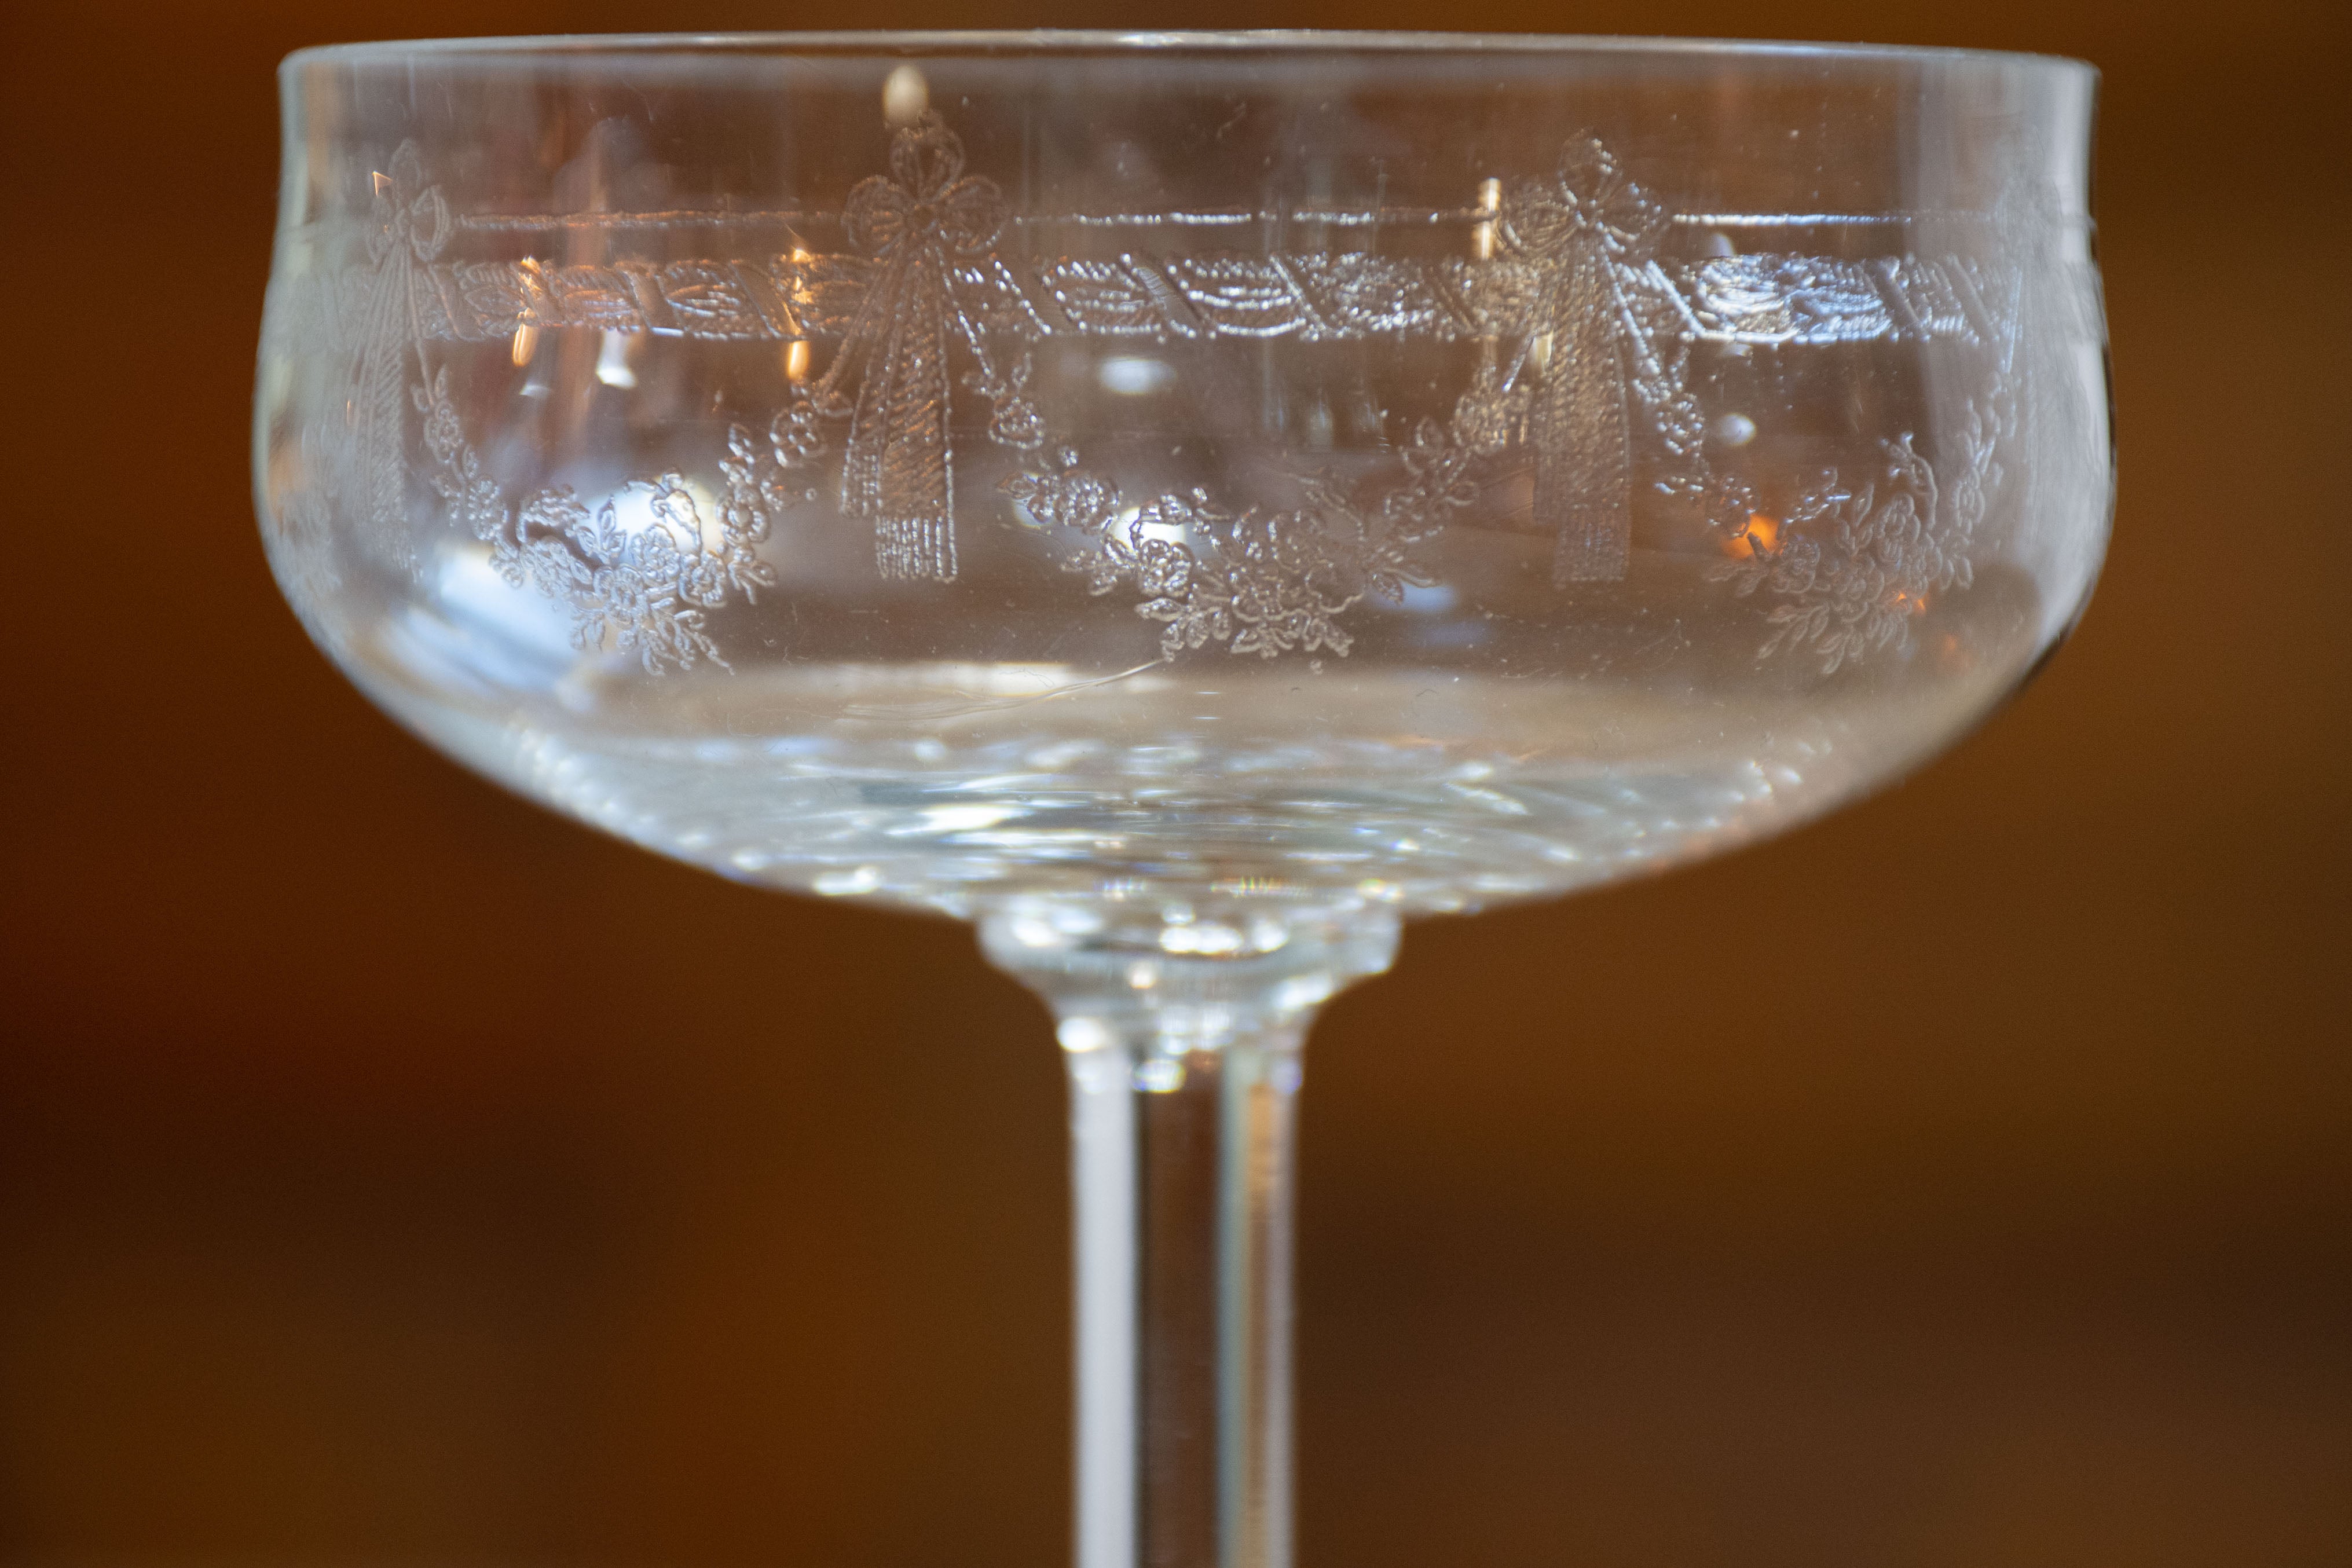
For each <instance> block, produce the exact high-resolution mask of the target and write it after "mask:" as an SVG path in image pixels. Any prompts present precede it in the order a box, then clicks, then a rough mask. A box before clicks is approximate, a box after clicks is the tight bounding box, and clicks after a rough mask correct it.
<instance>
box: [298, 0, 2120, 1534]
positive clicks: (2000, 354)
mask: <svg viewBox="0 0 2352 1568" xmlns="http://www.w3.org/2000/svg"><path fill="white" fill-rule="evenodd" d="M283 83H284V94H285V127H286V131H285V137H286V139H285V178H284V191H283V200H282V205H281V207H280V210H279V219H278V244H277V252H276V262H275V268H274V271H273V274H272V278H271V281H270V289H269V301H268V321H267V325H266V328H265V331H264V337H263V343H262V351H261V360H260V374H259V392H258V409H257V418H256V428H255V462H256V472H257V489H258V495H259V510H260V515H261V519H262V525H263V529H264V532H265V534H266V536H267V539H268V549H269V553H270V559H271V561H272V563H273V565H274V567H275V569H276V571H277V574H278V577H279V579H280V581H281V582H282V583H283V584H284V585H285V589H286V592H287V595H288V596H289V598H290V599H291V600H292V602H293V605H294V606H295V608H296V610H297V612H298V613H299V615H300V616H301V617H302V620H303V623H304V625H305V626H307V627H308V628H309V630H310V634H311V636H312V637H314V638H316V640H317V641H318V643H319V645H320V647H322V648H324V649H325V650H326V651H327V653H328V654H329V656H330V657H331V658H333V659H334V660H335V662H336V663H337V664H338V665H339V666H341V668H342V669H343V670H344V671H345V672H346V673H347V674H348V675H349V676H350V677H351V679H352V680H353V681H355V682H356V683H357V684H358V685H359V686H360V688H361V689H362V690H363V691H365V692H366V693H367V694H368V696H369V697H371V698H372V699H373V700H375V701H376V702H378V703H379V704H381V705H382V706H383V708H384V709H385V710H388V711H390V712H391V713H393V714H394V715H395V716H396V717H397V718H398V719H399V720H400V721H403V722H404V723H405V724H406V725H408V726H409V727H410V728H411V729H413V730H414V731H416V732H417V733H418V734H419V735H421V736H423V737H424V738H425V740H427V741H428V742H431V743H433V744H434V745H436V746H439V747H441V748H442V749H444V750H445V751H446V752H450V753H451V754H452V755H454V756H456V757H458V758H460V759H462V760H463V761H465V762H466V763H468V764H470V765H471V766H473V767H475V768H478V769H479V770H480V771H481V772H483V773H487V774H488V775H489V776H490V777H492V778H494V779H496V780H498V781H499V782H501V783H503V784H507V785H509V787H511V788H513V789H516V790H518V791H520V792H521V793H523V794H525V795H530V796H532V797H534V798H536V799H538V800H541V801H543V802H545V803H546V804H548V805H551V806H553V807H555V808H557V809H559V810H562V811H565V812H569V813H571V814H572V815H573V816H578V817H580V818H582V819H583V820H584V821H587V822H589V823H593V824H594V825H596V826H600V827H603V828H604V829H606V830H608V831H610V832H613V833H616V834H619V835H621V836H623V837H627V838H629V839H632V840H635V842H637V843H639V844H642V845H645V846H646V847H650V848H653V849H656V850H658V851H660V852H661V853H664V854H667V855H672V856H676V857H677V858H681V859H685V860H688V861H691V862H694V863H696V864H698V865H701V866H706V867H709V868H711V869H712V870H715V871H717V872H719V873H720V874H722V875H725V876H729V877H734V878H738V879H744V880H748V881H753V882H759V883H763V884H767V885H770V886H773V887H776V888H781V889H789V890H793V891H799V892H808V893H815V894H818V895H821V896H824V897H828V898H856V899H870V900H883V901H887V902H890V903H895V904H898V905H901V906H911V907H916V908H920V909H926V910H940V911H945V912H946V913H948V914H950V915H953V916H956V917H958V918H961V919H967V920H971V921H976V922H977V923H978V925H979V928H980V934H981V941H982V943H983V944H984V946H985V949H986V951H987V952H988V955H989V956H990V958H991V959H992V960H993V961H994V962H995V963H998V964H999V965H1001V966H1003V968H1004V969H1006V970H1007V971H1009V972H1010V973H1013V975H1015V976H1017V977H1018V978H1019V979H1021V980H1022V981H1024V983H1026V984H1029V985H1031V986H1033V987H1034V988H1035V989H1036V990H1037V991H1038V992H1039V993H1040V994H1042V995H1043V996H1044V997H1045V1000H1046V1001H1047V1002H1048V1003H1049V1004H1050V1005H1052V1007H1053V1009H1054V1011H1055V1015H1056V1016H1057V1017H1058V1019H1059V1037H1060V1042H1061V1047H1062V1050H1063V1052H1064V1054H1065V1057H1066V1062H1067V1065H1068V1069H1069V1083H1070V1095H1071V1114H1070V1124H1071V1129H1072V1132H1073V1137H1074V1153H1073V1162H1072V1171H1073V1195H1074V1210H1075V1220H1076V1275H1077V1286H1076V1325H1077V1332H1076V1340H1077V1348H1076V1387H1077V1395H1076V1449H1077V1456H1076V1458H1077V1482H1076V1554H1077V1561H1078V1563H1079V1565H1080V1568H1138V1565H1140V1564H1149V1565H1150V1568H1207V1565H1209V1564H1218V1565H1221V1568H1282V1565H1284V1564H1286V1563H1288V1561H1289V1559H1290V1535H1291V1528H1290V1515H1289V1489H1290V1458H1289V1432H1290V1406H1289V1398H1290V1395H1289V1348H1288V1344H1289V1339H1288V1336H1289V1330H1290V1296H1289V1271H1290V1234H1289V1224H1290V1218H1289V1216H1290V1209H1291V1201H1290V1200H1291V1182H1292V1171H1293V1161H1292V1148H1291V1136H1292V1126H1293V1120H1292V1109H1293V1101H1294V1096H1295V1095H1296V1093H1297V1089H1298V1084H1299V1072H1300V1053H1299V1044H1300V1039H1301V1037H1302V1035H1303V1033H1304V1031H1305V1029H1306V1027H1307V1022H1308V1020H1309V1018H1310V1017H1311V1016H1312V1015H1313V1013H1314V1011H1315V1009H1316V1007H1317V1005H1318V1004H1319V1003H1321V1002H1322V1001H1323V1000H1324V999H1325V998H1326V997H1328V996H1329V995H1330V994H1332V993H1333V992H1334V991H1335V990H1337V989H1338V988H1339V987H1340V986H1343V985H1345V984H1348V983H1349V981H1351V980H1353V979H1355V978H1357V977H1359V976H1361V975H1366V974H1370V973H1374V972H1376V971H1379V970H1381V968H1383V967H1385V966H1386V965H1387V963H1389V961H1390V958H1391V954H1392V953H1393V952H1394V950H1395V946H1396V941H1397V932H1398V927H1399V922H1400V921H1402V920H1403V919H1405V918H1407V917H1410V916H1414V915H1423V914H1432V913H1437V912H1440V911H1460V910H1472V909H1475V908H1477V907H1480V906H1482V905H1486V904H1491V903H1496V902H1499V901H1503V900H1513V899H1526V898H1535V897H1541V896H1547V895H1552V894H1558V893H1561V892H1566V891H1569V890H1570V889H1577V888H1581V887H1587V886H1591V885H1593V884H1596V883H1600V882H1603V881H1606V880H1609V879H1613V878H1619V877H1623V876H1627V875H1630V874H1633V873H1635V872H1642V871H1648V870H1653V869H1655V868H1660V867H1663V866H1666V865H1670V864H1673V863H1676V862H1679V861H1683V860H1687V859H1690V858H1696V857H1698V856H1701V855H1706V854H1710V853H1713V852H1715V851H1717V850H1719V849H1723V848H1726V847H1730V846H1732V845H1735V844H1738V843H1742V842H1745V841H1748V840H1750V839H1753V838H1755V837H1758V836H1759V835H1761V834H1765V833H1769V832H1775V831H1778V830H1780V829H1781V828H1784V827H1787V826H1790V825H1791V824H1794V823H1797V822H1800V821H1802V820H1804V819H1805V818H1808V817H1810V816H1813V815H1815V814H1817V813H1820V812H1822V811H1824V810H1826V809H1828V808H1829V807H1831V806H1832V805H1836V804H1838V803H1839V802H1841V801H1843V800H1845V799H1848V798H1850V797H1851V796H1852V795H1854V794H1855V793H1856V792H1857V791H1860V790H1862V789H1864V788H1866V787H1868V786H1870V785H1872V784H1876V783H1878V782H1880V781H1883V780H1885V779H1886V778H1888V777H1890V776H1891V775H1893V774H1895V773H1899V772H1901V771H1902V770H1904V769H1906V768H1907V767H1910V766H1912V765H1914V764H1915V763H1917V762H1919V761H1920V760H1921V759H1922V758H1924V757H1925V756H1927V754H1928V753H1930V752H1932V751H1934V750H1935V749H1936V748H1937V747H1938V746H1940V745H1943V744H1944V743H1946V742H1948V741H1949V740H1951V739H1952V737H1953V736H1955V735H1956V734H1957V733H1958V732H1959V731H1962V730H1964V729H1965V728H1967V727H1968V726H1969V725H1970V724H1972V723H1974V722H1975V721H1977V720H1979V719H1980V718H1981V717H1983V716H1984V714H1985V713H1986V712H1987V711H1988V710H1990V709H1991V708H1992V707H1993V706H1995V705H1996V704H1997V703H1999V702H2000V700H2001V699H2002V698H2003V697H2004V696H2006V695H2007V694H2008V693H2010V692H2011V691H2012V690H2014V689H2016V688H2017V686H2018V685H2019V684H2020V682H2021V681H2022V680H2023V679H2025V678H2026V677H2027V676H2028V675H2029V674H2030V673H2031V672H2032V669H2033V668H2035V665H2036V663H2037V661H2038V660H2039V659H2041V658H2042V656H2043V655H2044V654H2046V653H2047V652H2048V651H2049V650H2050V649H2051V648H2052V647H2053V646H2054V645H2055V644H2056V643H2057V641H2058V640H2059V638H2060V637H2062V636H2063V634H2064V633H2065V631H2066V629H2067V628H2068V626H2069V625H2070V624H2071V623H2072V622H2073V620H2074V617H2075V616H2076V615H2077V613H2078V612H2079V611H2080V609H2081V607H2082V605H2083V604H2084V599H2085V597H2086V595H2088V593H2089V591H2090V588H2091V584H2092V581H2093V579H2094V577H2095V574H2096V571H2097V567H2098V563H2099V559H2100V556H2101V552H2102V550H2103V548H2104V543H2105V533H2106V526H2107V517H2108V511H2109V502H2110V495H2111V483H2112V481H2111V471H2110V448H2109V441H2108V414H2107V403H2106V383H2105V361H2104V329H2103V325H2102V320H2101V312H2100V305H2099V295H2098V285H2097V278H2096V272H2095V266H2094V262H2093V257H2092V248H2091V226H2090V221H2089V217H2088V214H2087V210H2086V200H2087V186H2088V156H2089V153H2088V143H2089V128H2090V121H2091V110H2092V99H2093V91H2094V83H2095V78H2094V75H2093V73H2092V72H2091V70H2090V69H2088V68H2085V67H2084V66H2081V65H2078V64H2074V63H2072V62H2068V61H2063V60H2053V59H2043V58H2025V57H2018V56H2004V55H1993V54H1975V53H1965V52H1958V51H1949V50H1933V49H1886V48H1869V47H1814V46H1797V45H1779V44H1761V45H1758V44H1706V43H1674V42H1664V41H1626V40H1615V39H1551V38H1528V37H1444V36H1412V35H1388V34H1381V35H1373V34H1332V35H1315V34H1265V35H1223V34H1217V35H1211V34H1151V35H1145V36H1108V35H1095V34H1068V33H1041V34H1024V35H991V34H952V35H949V34H941V35H887V34H869V35H862V36H853V35H811V36H797V37H795V36H777V37H709V38H701V37H698V38H682V37H680V38H670V37H631V38H595V39H546V40H479V41H467V42H452V43H421V44H371V45H362V46H354V47H335V48H326V49H318V50H311V51H307V52H305V53H302V54H299V55H296V56H294V57H293V58H291V59H289V61H288V62H287V63H286V65H285V67H284V69H283Z"/></svg>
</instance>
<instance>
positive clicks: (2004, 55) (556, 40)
mask: <svg viewBox="0 0 2352 1568" xmlns="http://www.w3.org/2000/svg"><path fill="white" fill-rule="evenodd" d="M1254 51H1255V52H1263V53H1265V54H1268V55H1275V56H1282V55H1291V56H1299V57H1314V56H1330V57H1338V56H1340V55H1346V54H1385V55H1395V56H1412V55H1425V56H1439V55H1478V54H1495V55H1513V56H1520V57H1526V56H1541V55H1556V56H1559V57H1562V58H1569V57H1574V56H1580V55H1581V56H1594V57H1601V56H1640V55H1656V56H1660V57H1664V58H1677V57H1679V58H1707V57H1714V58H1721V59H1726V60H1732V61H1741V60H1758V61H1765V60H1788V59H1806V58H1814V59H1820V58H1829V59H1846V60H1853V61H1857V62H1861V61H1882V62H1910V63H1914V64H1921V65H1927V64H1941V65H1959V64H1980V65H1987V66H1991V65H2000V66H2020V65H2029V66H2038V67H2042V68H2051V69H2054V70H2056V71H2059V72H2061V73H2062V74H2067V75H2078V76H2088V77H2093V78H2095V77H2096V76H2097V75H2098V74H2099V70H2098V67H2096V66H2095V65H2093V64H2092V63H2091V62H2090V61H2088V60H2082V59H2075V58H2072V57H2069V56H2065V55H2050V54H2037V53H2032V52H2029V51H2023V50H2010V49H1982V48H1966V47H1954V46H1948V45H1941V44H1869V43H1822V42H1810V41H1805V40H1800V39H1778V38H1708V37H1687V38H1686V37H1657V36H1642V35H1616V34H1580V33H1447V32H1412V31H1403V30H1376V29H1360V30H1356V29H1345V28H1332V29H1321V28H1263V29H1247V28H1237V29H1202V30H1190V29H1182V28H1175V29H1151V30H1136V29H1117V28H1084V27H1071V28H1061V27H1036V28H1004V29H985V28H973V29H927V30H909V31H903V32H900V31H890V30H886V29H869V30H862V31H856V30H853V31H826V32H723V33H548V34H538V35H528V34H526V35H511V36H494V37H451V38H408V39H384V40H381V41H370V42H358V43H342V44H319V45H314V46H311V47H308V48H302V49H297V50H295V51H294V52H293V53H292V54H289V55H288V56H287V57H286V58H285V59H284V60H283V61H282V62H280V64H279V69H280V70H283V71H291V70H296V69H299V68H302V67H305V66H312V65H361V64H366V63H370V62H377V61H392V60H399V59H405V58H415V57H417V56H427V57H440V58H477V59H497V58H509V57H511V58H583V57H608V58H622V59H625V58H630V57H637V58H645V59H649V60H650V59H658V58H677V57H692V56H696V55H711V56H725V55H737V56H772V57H776V58H795V57H801V58H811V59H818V58H842V57H856V56H861V55H863V56H871V57H873V58H877V59H892V58H916V57H930V58H936V57H939V56H943V55H963V56H975V57H982V58H1020V57H1021V56H1024V55H1027V56H1034V57H1036V58H1052V57H1055V56H1058V55H1071V54H1089V53H1092V54H1106V55H1133V56H1137V57H1143V56H1148V55H1150V54H1152V53H1155V52H1166V53H1185V52H1197V53H1202V54H1232V55H1245V54H1249V53H1252V52H1254Z"/></svg>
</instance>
